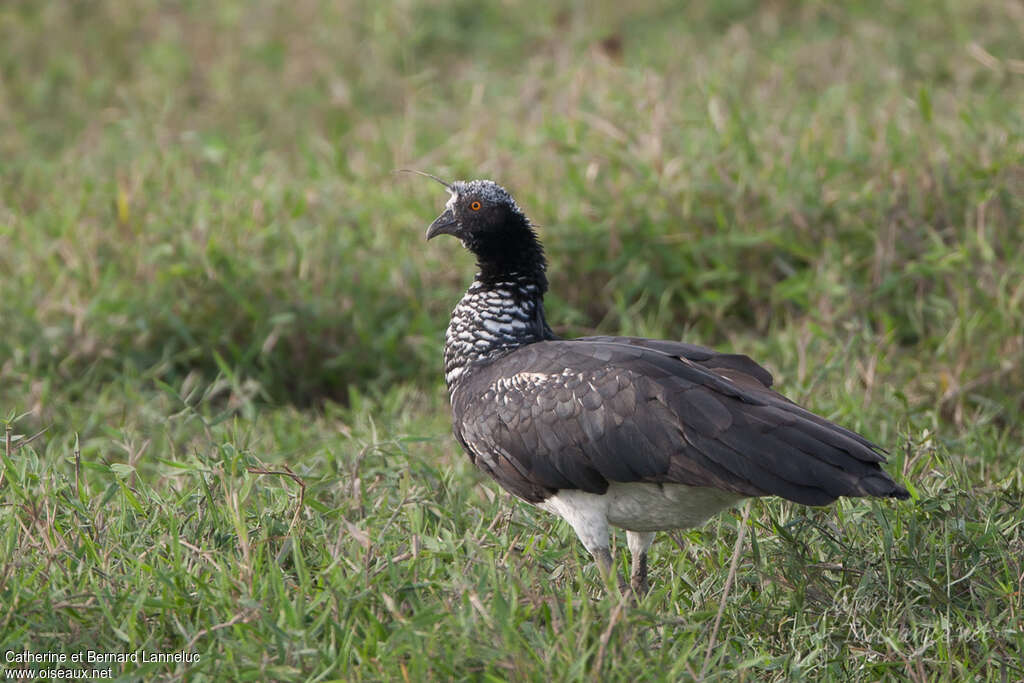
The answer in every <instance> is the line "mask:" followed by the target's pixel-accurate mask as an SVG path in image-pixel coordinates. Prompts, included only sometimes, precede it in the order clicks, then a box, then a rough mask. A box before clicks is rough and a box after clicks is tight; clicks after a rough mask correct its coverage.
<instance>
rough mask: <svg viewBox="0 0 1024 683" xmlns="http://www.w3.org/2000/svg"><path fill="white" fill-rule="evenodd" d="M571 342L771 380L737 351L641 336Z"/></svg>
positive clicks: (765, 382)
mask: <svg viewBox="0 0 1024 683" xmlns="http://www.w3.org/2000/svg"><path fill="white" fill-rule="evenodd" d="M574 341H580V342H597V343H604V344H627V345H630V346H639V347H641V348H645V349H651V350H653V351H658V352H659V353H664V354H666V355H668V356H674V357H676V358H685V359H687V360H691V361H693V362H694V363H698V364H699V365H702V366H704V367H706V368H709V369H711V370H732V371H735V372H741V373H743V374H745V375H750V376H751V377H752V378H754V379H755V380H756V381H757V382H758V383H759V384H761V385H763V386H765V387H770V386H771V385H772V382H773V381H774V378H773V377H772V373H770V372H768V371H767V370H766V369H764V368H763V367H761V366H760V365H759V364H758V363H756V362H755V361H754V360H753V359H751V358H750V356H745V355H743V354H741V353H720V352H718V351H715V350H714V349H709V348H707V347H706V346H699V345H697V344H687V343H686V342H677V341H666V340H662V339H644V338H643V337H580V338H579V339H576V340H574Z"/></svg>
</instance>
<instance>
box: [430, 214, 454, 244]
mask: <svg viewBox="0 0 1024 683" xmlns="http://www.w3.org/2000/svg"><path fill="white" fill-rule="evenodd" d="M458 227H459V222H458V221H457V220H455V213H454V212H453V211H452V210H451V209H445V210H444V213H442V214H441V215H440V216H438V217H437V219H436V220H434V222H433V223H431V224H430V227H429V228H427V239H428V240H432V239H434V238H435V237H437V236H438V235H455V232H456V230H457V229H458Z"/></svg>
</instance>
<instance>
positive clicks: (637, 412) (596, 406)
mask: <svg viewBox="0 0 1024 683" xmlns="http://www.w3.org/2000/svg"><path fill="white" fill-rule="evenodd" d="M411 172H413V173H419V174H420V175H425V176H427V177H429V178H432V179H433V180H435V181H437V182H439V183H441V184H442V185H443V186H444V187H445V188H446V189H447V190H448V193H449V197H448V201H447V203H446V204H445V206H444V210H443V211H442V213H441V214H440V215H439V216H438V217H437V219H435V220H434V221H433V222H432V223H431V224H430V226H429V227H428V228H427V232H426V239H427V240H432V239H433V238H435V237H438V236H440V235H450V236H452V237H455V238H456V239H458V240H460V241H461V242H462V244H463V246H464V247H465V248H466V249H468V250H469V251H470V252H472V254H473V255H474V256H475V257H476V263H477V267H478V272H477V273H476V275H475V277H474V279H473V282H472V284H471V285H470V286H469V288H468V289H467V290H466V293H465V294H464V296H463V297H462V299H461V300H460V301H459V302H458V304H457V305H456V306H455V309H454V310H453V312H452V315H451V320H450V323H449V325H448V329H447V331H446V333H445V343H444V377H445V383H446V385H447V389H448V395H449V399H450V403H451V410H452V425H453V432H454V435H455V438H456V440H457V441H458V442H459V444H460V445H461V446H462V448H463V450H465V452H466V453H467V454H468V456H469V458H470V460H472V462H473V463H474V464H475V465H476V466H477V467H478V468H479V469H481V470H483V472H485V473H486V474H488V475H489V476H490V477H492V478H493V479H494V480H496V481H497V483H498V484H499V485H500V486H501V487H502V488H504V489H505V490H506V491H508V492H510V493H512V494H513V495H515V496H517V497H518V498H520V499H522V500H524V501H526V502H527V503H531V504H533V505H536V506H537V507H539V508H541V509H542V510H545V511H547V512H550V513H554V514H555V515H557V516H558V517H561V518H562V519H563V520H565V521H566V522H567V523H568V524H569V525H570V526H571V527H572V528H573V530H574V531H575V533H576V536H577V537H578V538H579V540H580V542H582V544H583V546H584V547H585V548H586V550H587V551H588V552H589V553H590V554H591V556H592V557H593V558H594V561H595V563H596V564H597V567H598V569H599V571H600V573H601V576H602V577H603V578H604V579H605V581H606V582H607V581H608V580H609V577H610V575H612V572H613V558H612V554H611V550H610V545H609V537H610V529H611V527H617V528H622V529H625V531H626V542H627V546H628V548H629V551H630V554H631V562H630V571H629V577H630V578H629V584H628V585H626V584H625V582H624V581H621V579H620V581H619V587H620V589H621V590H623V591H626V592H628V591H632V593H633V594H634V595H635V596H642V595H644V594H646V593H647V591H648V590H649V580H648V551H649V549H650V547H651V545H652V543H653V541H654V538H655V534H656V532H658V531H667V530H673V529H687V528H693V527H697V526H699V525H701V524H703V523H704V522H706V521H707V520H708V519H710V518H711V517H712V516H714V515H716V514H718V513H719V512H721V511H723V510H725V509H727V508H729V507H732V506H734V505H736V504H737V503H739V502H740V501H742V500H744V499H747V498H753V497H762V496H779V497H781V498H784V499H786V500H790V501H794V502H796V503H801V504H805V505H812V506H822V505H827V504H829V503H832V502H834V501H835V500H836V499H837V498H839V497H841V496H850V497H858V496H866V497H879V498H897V499H905V498H907V497H908V496H909V494H908V492H907V489H905V488H904V487H903V486H901V485H899V484H897V483H896V482H895V481H894V480H893V479H892V477H890V476H889V475H888V474H887V473H886V472H885V471H884V470H883V469H882V468H881V465H882V464H884V463H885V461H886V460H885V453H886V452H885V450H884V449H883V448H882V447H880V446H878V445H876V444H874V443H872V442H871V441H869V440H868V439H867V438H865V437H864V436H861V435H860V434H857V433H856V432H853V431H851V430H849V429H846V428H844V427H841V426H839V425H837V424H835V423H833V422H831V421H829V420H828V419H826V418H824V417H821V416H819V415H816V414H814V413H812V412H810V411H809V410H806V409H804V408H802V407H801V406H799V405H797V404H796V403H794V402H793V401H791V400H789V399H787V398H786V397H784V396H783V395H782V394H780V393H777V392H776V391H775V390H774V389H772V383H773V377H772V375H771V373H770V372H768V370H766V369H765V368H763V367H762V366H761V365H759V364H758V363H756V362H755V361H753V360H751V359H750V358H749V357H748V356H746V355H741V354H736V353H721V352H718V351H715V350H712V349H710V348H706V347H704V346H699V345H695V344H689V343H684V342H679V341H669V340H658V339H645V338H640V337H615V336H590V337H581V338H576V339H561V338H559V337H558V336H556V335H555V334H554V333H553V332H552V330H551V327H550V326H549V325H548V322H547V319H546V317H545V311H544V295H545V293H546V292H547V289H548V280H547V261H546V258H545V254H544V249H543V246H542V245H541V242H540V239H539V237H538V234H537V231H536V229H535V227H534V225H533V224H532V223H531V221H530V220H529V219H528V218H527V216H526V215H525V213H524V212H523V211H522V210H521V209H520V207H519V205H518V204H517V203H516V201H515V199H513V197H512V195H511V194H509V192H508V191H507V190H505V188H503V187H501V186H500V185H498V184H497V183H495V182H494V181H491V180H471V181H453V182H446V181H444V180H442V179H441V178H438V177H437V176H434V175H432V174H428V173H423V172H421V171H411ZM606 585H607V584H606Z"/></svg>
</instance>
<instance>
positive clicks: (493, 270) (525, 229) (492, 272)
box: [467, 215, 548, 296]
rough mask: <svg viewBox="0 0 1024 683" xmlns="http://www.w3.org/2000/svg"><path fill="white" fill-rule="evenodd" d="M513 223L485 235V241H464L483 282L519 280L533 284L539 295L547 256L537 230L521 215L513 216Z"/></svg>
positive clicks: (544, 284) (545, 280)
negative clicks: (498, 232)
mask: <svg viewBox="0 0 1024 683" xmlns="http://www.w3.org/2000/svg"><path fill="white" fill-rule="evenodd" d="M514 220H515V223H516V224H515V225H509V226H508V227H507V228H506V229H505V230H503V231H502V234H501V235H500V236H493V235H492V236H489V238H488V239H487V240H486V241H480V242H477V243H475V244H468V245H467V246H469V248H470V250H471V251H472V252H473V253H474V254H475V255H476V262H477V265H478V266H479V267H480V272H479V274H478V275H477V280H479V281H480V282H481V283H482V284H484V285H493V284H496V283H499V282H523V283H530V284H535V285H537V288H538V290H539V293H540V295H541V296H543V295H544V293H545V292H546V291H547V289H548V278H547V275H546V274H545V271H546V270H547V260H546V259H545V258H544V248H543V247H542V246H541V244H540V240H539V239H537V234H536V233H535V232H534V231H533V228H532V227H530V223H529V221H528V220H527V219H526V217H525V216H521V215H519V216H516V217H515V219H514Z"/></svg>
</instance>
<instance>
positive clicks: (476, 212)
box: [427, 176, 545, 277]
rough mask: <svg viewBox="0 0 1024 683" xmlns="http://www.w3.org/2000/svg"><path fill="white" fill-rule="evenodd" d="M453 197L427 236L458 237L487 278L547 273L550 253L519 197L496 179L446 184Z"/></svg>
mask: <svg viewBox="0 0 1024 683" xmlns="http://www.w3.org/2000/svg"><path fill="white" fill-rule="evenodd" d="M429 177H431V178H434V180H437V181H438V182H439V183H441V184H442V185H444V186H445V188H447V190H448V193H449V194H450V197H449V198H448V203H447V204H445V207H444V211H442V212H441V215H440V216H438V217H437V219H436V220H434V222H433V223H431V224H430V227H429V228H427V239H428V240H430V239H433V238H434V237H437V236H438V235H452V236H453V237H457V238H458V239H459V240H460V241H461V242H462V244H463V246H465V247H466V249H469V250H470V251H471V252H473V254H474V255H475V256H476V258H477V263H479V265H480V269H481V272H482V273H483V274H484V275H485V276H493V277H502V276H514V275H530V274H534V273H537V274H543V272H544V269H545V261H544V251H543V249H542V248H541V245H540V241H539V240H538V239H537V233H536V232H534V230H533V227H532V226H531V225H530V221H529V219H528V218H527V217H526V216H525V215H524V214H523V212H522V211H521V210H520V209H519V205H518V204H516V200H515V199H513V198H512V195H510V194H509V193H508V191H506V190H505V188H503V187H502V186H501V185H498V184H497V183H495V182H494V181H491V180H468V181H467V180H456V181H454V182H452V183H446V182H444V181H443V180H440V179H439V178H435V177H434V176H429Z"/></svg>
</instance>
